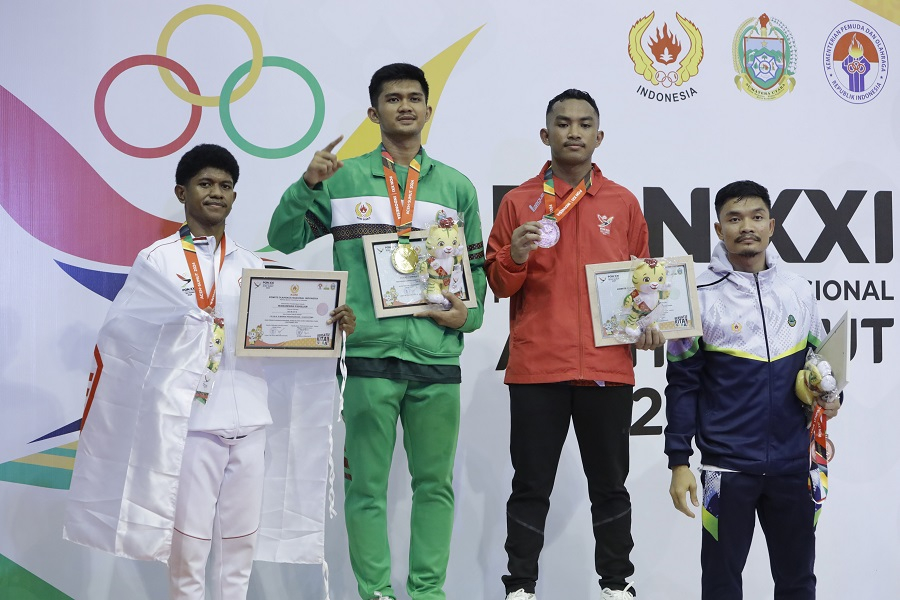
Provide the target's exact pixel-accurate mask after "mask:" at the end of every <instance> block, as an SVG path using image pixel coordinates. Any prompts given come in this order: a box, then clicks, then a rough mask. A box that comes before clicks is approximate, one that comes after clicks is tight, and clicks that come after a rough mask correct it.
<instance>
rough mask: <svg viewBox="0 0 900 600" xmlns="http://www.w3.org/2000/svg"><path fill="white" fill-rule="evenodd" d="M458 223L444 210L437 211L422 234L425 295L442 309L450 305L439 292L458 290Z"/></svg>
mask: <svg viewBox="0 0 900 600" xmlns="http://www.w3.org/2000/svg"><path fill="white" fill-rule="evenodd" d="M460 225H461V223H457V222H456V221H454V220H453V218H452V217H448V216H447V215H446V214H445V213H444V211H440V212H438V214H437V221H436V222H435V223H433V224H432V225H431V227H429V229H428V237H427V238H425V251H426V253H427V256H426V257H425V261H424V264H423V267H424V269H423V278H424V279H425V299H426V300H428V302H430V303H431V304H438V305H440V306H441V307H442V308H443V309H444V310H448V309H449V308H450V301H449V300H447V299H446V298H444V296H443V294H442V292H443V291H444V290H449V291H450V292H451V293H454V294H459V293H460V292H462V253H463V251H464V250H465V248H463V246H462V244H461V243H460V235H459V229H460Z"/></svg>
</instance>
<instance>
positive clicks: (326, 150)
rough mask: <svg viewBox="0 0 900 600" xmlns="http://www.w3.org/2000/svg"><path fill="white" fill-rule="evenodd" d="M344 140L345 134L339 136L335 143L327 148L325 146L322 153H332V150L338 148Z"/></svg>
mask: <svg viewBox="0 0 900 600" xmlns="http://www.w3.org/2000/svg"><path fill="white" fill-rule="evenodd" d="M342 139H344V134H341V135H339V136H337V139H336V140H334V141H333V142H331V143H330V144H328V145H327V146H325V147H324V148H322V151H323V152H331V151H332V150H334V148H335V146H337V145H338V144H340V143H341V140H342Z"/></svg>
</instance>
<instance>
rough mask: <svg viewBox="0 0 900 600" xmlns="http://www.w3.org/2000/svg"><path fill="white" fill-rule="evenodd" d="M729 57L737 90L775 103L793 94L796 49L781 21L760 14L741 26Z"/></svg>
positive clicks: (792, 38) (791, 36)
mask: <svg viewBox="0 0 900 600" xmlns="http://www.w3.org/2000/svg"><path fill="white" fill-rule="evenodd" d="M732 56H733V58H734V70H735V71H737V75H736V76H735V78H734V83H735V85H736V86H737V88H738V89H739V90H742V91H744V92H746V93H747V94H749V95H750V96H752V97H754V98H756V99H757V100H777V99H778V98H781V97H782V96H784V95H785V94H787V93H790V92H792V91H794V86H795V85H796V80H795V79H794V73H795V72H796V71H797V45H796V43H795V42H794V36H793V34H791V32H790V31H789V30H788V28H787V27H786V26H785V24H784V23H783V22H782V21H780V20H778V19H771V18H769V16H768V15H767V14H765V13H763V14H761V15H760V16H759V17H758V18H750V19H747V20H746V21H744V22H743V23H741V26H740V27H739V28H738V30H737V33H736V34H735V36H734V44H733V45H732Z"/></svg>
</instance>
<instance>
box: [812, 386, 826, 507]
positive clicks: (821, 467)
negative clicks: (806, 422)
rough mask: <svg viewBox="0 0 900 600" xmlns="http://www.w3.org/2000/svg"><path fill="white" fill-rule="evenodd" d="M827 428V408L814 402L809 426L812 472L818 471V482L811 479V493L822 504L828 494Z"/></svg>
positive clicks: (817, 502) (814, 500) (815, 500)
mask: <svg viewBox="0 0 900 600" xmlns="http://www.w3.org/2000/svg"><path fill="white" fill-rule="evenodd" d="M826 428H827V419H826V418H825V409H824V408H822V407H821V406H819V404H818V403H815V404H814V407H813V415H812V424H811V425H810V427H809V439H810V449H811V452H810V465H809V470H810V473H812V472H813V471H818V473H819V481H818V483H816V482H814V481H812V480H810V490H809V491H810V493H811V494H812V499H813V502H815V503H816V504H818V505H821V504H822V503H823V502H825V498H826V497H827V496H828V449H827V444H828V441H827V437H826V435H825V430H826Z"/></svg>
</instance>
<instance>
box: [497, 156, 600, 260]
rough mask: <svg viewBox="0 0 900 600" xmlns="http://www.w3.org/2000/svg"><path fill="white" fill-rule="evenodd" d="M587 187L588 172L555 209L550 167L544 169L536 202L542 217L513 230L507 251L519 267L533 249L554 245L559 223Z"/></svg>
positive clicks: (557, 235) (589, 181)
mask: <svg viewBox="0 0 900 600" xmlns="http://www.w3.org/2000/svg"><path fill="white" fill-rule="evenodd" d="M590 187H591V172H590V171H588V174H587V175H585V176H584V179H582V180H581V181H580V182H579V183H578V185H577V186H575V187H574V188H572V189H571V191H570V192H569V193H568V194H567V195H566V197H565V198H564V199H563V201H562V206H560V207H559V208H558V209H557V207H556V204H557V198H556V189H555V186H554V184H553V168H552V167H547V170H546V171H544V191H543V192H542V193H541V197H540V200H543V202H544V216H543V218H542V219H541V220H540V221H529V222H527V223H525V224H523V225H520V226H519V227H518V228H516V230H515V231H513V234H512V238H511V240H510V250H509V253H510V255H511V256H512V259H513V261H515V262H516V263H517V264H520V265H521V264H524V263H525V261H527V260H528V255H529V254H530V253H531V251H532V250H534V249H535V248H552V247H553V246H555V245H556V243H557V242H559V238H560V235H561V234H560V229H559V222H560V221H562V219H563V217H565V216H566V215H567V214H568V213H569V211H570V210H572V209H573V208H575V206H577V205H578V203H579V202H580V201H581V199H582V198H584V197H585V196H586V195H587V191H588V189H590Z"/></svg>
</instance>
